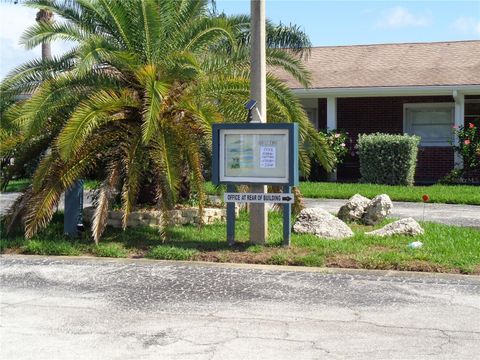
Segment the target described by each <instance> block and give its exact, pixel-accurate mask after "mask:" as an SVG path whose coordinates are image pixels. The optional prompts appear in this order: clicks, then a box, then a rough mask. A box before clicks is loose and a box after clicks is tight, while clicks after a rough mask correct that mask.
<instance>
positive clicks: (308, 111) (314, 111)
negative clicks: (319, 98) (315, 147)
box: [304, 108, 318, 129]
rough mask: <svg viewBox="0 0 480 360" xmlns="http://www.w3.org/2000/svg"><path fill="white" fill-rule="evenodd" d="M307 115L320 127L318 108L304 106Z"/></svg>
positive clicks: (314, 124) (316, 126)
mask: <svg viewBox="0 0 480 360" xmlns="http://www.w3.org/2000/svg"><path fill="white" fill-rule="evenodd" d="M304 110H305V113H306V114H307V117H308V118H309V119H310V122H311V123H312V124H313V126H315V128H316V129H318V117H317V109H316V108H304Z"/></svg>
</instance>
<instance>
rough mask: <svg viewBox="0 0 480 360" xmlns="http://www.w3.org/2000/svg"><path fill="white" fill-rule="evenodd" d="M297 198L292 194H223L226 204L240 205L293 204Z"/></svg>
mask: <svg viewBox="0 0 480 360" xmlns="http://www.w3.org/2000/svg"><path fill="white" fill-rule="evenodd" d="M294 200H295V197H294V196H293V194H291V193H287V194H283V193H270V194H264V193H225V194H223V201H224V202H226V203H227V202H238V203H280V204H293V201H294Z"/></svg>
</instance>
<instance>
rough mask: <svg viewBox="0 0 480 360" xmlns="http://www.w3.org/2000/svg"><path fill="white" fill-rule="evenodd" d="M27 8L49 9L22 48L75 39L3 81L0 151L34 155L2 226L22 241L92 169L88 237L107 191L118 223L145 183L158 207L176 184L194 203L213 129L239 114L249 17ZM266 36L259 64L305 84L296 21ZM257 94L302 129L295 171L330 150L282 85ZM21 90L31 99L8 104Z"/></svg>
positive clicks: (106, 6)
mask: <svg viewBox="0 0 480 360" xmlns="http://www.w3.org/2000/svg"><path fill="white" fill-rule="evenodd" d="M27 6H30V7H34V8H37V9H46V10H48V11H50V12H51V13H53V14H54V15H55V17H54V19H55V20H54V21H51V22H42V21H40V22H39V23H37V24H35V25H33V26H32V27H30V28H29V29H27V30H26V31H25V33H24V35H23V37H22V40H21V41H22V43H23V44H24V45H25V47H26V48H33V47H36V46H38V45H40V44H41V43H49V42H53V41H56V40H68V41H73V42H74V43H75V46H74V48H73V49H72V50H71V51H69V52H67V53H65V54H63V55H61V56H57V57H54V58H52V59H44V60H32V61H30V62H27V63H25V64H23V65H22V66H20V67H18V68H16V69H15V70H13V71H12V72H11V73H10V74H9V75H8V76H7V77H6V79H5V80H4V81H3V83H2V84H1V90H2V96H5V97H9V98H14V97H16V98H17V101H16V102H14V103H13V104H10V105H9V106H6V109H5V111H3V110H2V111H3V112H2V129H1V133H0V136H1V139H0V140H1V143H2V147H1V150H0V156H2V157H8V156H11V155H12V154H15V157H16V158H17V157H18V158H21V157H22V155H21V153H22V152H29V151H30V152H31V151H32V149H35V150H34V151H35V152H36V153H37V154H38V153H42V159H41V161H40V163H39V165H38V167H37V168H36V171H35V174H34V178H33V185H32V188H31V189H30V190H29V191H27V192H26V194H25V195H24V198H22V199H21V200H19V202H18V205H19V206H20V207H22V210H21V211H20V210H18V208H17V209H16V210H17V211H16V212H15V213H14V214H13V216H12V218H11V221H12V223H13V222H15V221H16V220H18V219H19V218H23V219H24V223H25V234H26V236H27V237H31V236H32V235H34V234H35V233H36V232H37V231H38V230H39V229H41V228H42V227H45V226H46V225H47V224H48V222H49V221H50V219H51V218H52V215H53V212H54V210H55V207H56V205H57V204H58V201H59V199H60V195H61V194H62V193H63V192H64V191H65V189H67V188H69V187H70V186H71V185H72V184H73V182H74V181H75V180H76V179H78V178H80V177H82V176H84V175H85V174H86V173H88V172H89V171H92V170H93V169H96V168H98V167H102V168H103V169H104V173H105V179H104V183H103V185H102V187H101V189H100V196H99V201H98V204H97V208H96V212H95V217H94V222H93V236H94V239H95V241H98V239H99V238H100V236H101V234H102V232H103V230H104V228H105V224H106V220H105V219H106V217H105V216H106V215H105V214H106V211H107V210H108V207H109V202H110V201H111V200H112V196H113V195H114V194H115V189H120V192H121V202H122V209H123V211H124V219H123V224H124V226H126V224H127V219H128V216H129V213H130V212H131V211H132V210H133V209H134V207H135V203H136V199H137V195H138V192H139V189H140V188H141V186H142V182H143V181H144V179H145V178H149V179H151V183H152V184H151V185H153V188H154V191H155V194H156V202H157V204H158V206H159V207H160V208H161V209H164V210H166V209H169V208H171V207H173V206H174V205H175V204H176V202H177V201H178V197H179V194H180V190H181V185H182V182H184V181H185V180H188V181H189V182H191V184H192V186H193V188H194V189H195V191H196V192H197V193H198V196H199V200H200V208H201V207H202V204H203V200H204V198H205V195H204V189H203V181H204V179H203V176H202V170H203V167H204V166H205V164H204V159H203V158H202V154H204V153H205V147H207V148H208V146H209V144H210V139H211V124H212V123H214V122H222V121H228V122H244V121H245V111H244V109H243V104H244V103H245V102H246V101H247V100H248V97H249V87H250V83H249V66H250V63H249V46H248V44H249V27H248V25H247V24H248V23H249V19H248V17H227V16H225V15H217V14H212V13H211V11H209V2H208V1H206V0H195V1H194V0H122V1H116V0H77V1H68V2H65V1H60V0H54V1H51V0H32V1H28V2H27ZM269 34H270V35H269V37H268V39H269V40H268V44H269V46H270V47H271V48H270V49H269V50H268V54H267V55H268V63H269V65H271V66H274V67H282V68H283V69H285V70H286V71H288V72H290V73H291V74H292V75H293V76H294V77H295V78H296V79H297V80H298V81H300V82H301V83H303V84H305V85H307V84H308V83H309V74H308V72H307V71H306V69H305V67H304V66H303V64H302V62H301V61H300V59H299V57H298V55H299V54H302V50H303V48H304V47H305V45H307V46H308V45H309V42H308V38H307V37H306V36H305V34H304V33H303V32H301V31H300V30H299V29H298V28H297V27H295V26H283V25H277V26H274V25H272V24H270V23H269ZM289 45H292V46H289ZM280 47H291V48H292V50H291V51H283V50H279V49H278V48H280ZM303 53H304V52H303ZM267 92H268V94H267V96H268V121H269V122H292V121H296V122H298V123H299V125H300V136H301V150H300V155H301V160H302V169H303V171H304V172H308V171H309V160H308V155H311V154H316V156H317V157H318V159H319V160H320V162H321V163H322V164H323V165H324V166H325V167H327V168H328V167H329V166H330V165H331V160H332V159H331V155H330V152H329V150H328V146H327V145H326V143H325V140H324V139H323V138H322V137H321V136H319V135H318V133H317V132H316V131H315V129H314V128H313V126H312V125H311V124H310V122H309V121H308V119H307V117H306V115H305V113H304V112H303V110H302V108H301V106H300V104H299V102H298V101H297V100H296V99H295V97H294V96H293V95H292V93H291V92H290V91H289V89H288V88H287V87H286V86H285V85H284V84H283V83H282V82H281V81H280V80H278V79H277V78H275V77H274V76H273V75H271V74H269V76H268V83H267ZM25 93H28V94H31V96H30V97H28V98H26V99H23V100H18V96H19V95H21V94H25ZM35 144H40V145H38V146H37V147H35ZM47 149H49V150H48V151H47ZM163 213H167V212H166V211H164V212H163Z"/></svg>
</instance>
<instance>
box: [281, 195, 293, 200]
mask: <svg viewBox="0 0 480 360" xmlns="http://www.w3.org/2000/svg"><path fill="white" fill-rule="evenodd" d="M282 200H283V201H290V200H292V198H291V197H290V196H284V197H282Z"/></svg>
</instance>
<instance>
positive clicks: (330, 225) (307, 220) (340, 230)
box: [293, 208, 353, 240]
mask: <svg viewBox="0 0 480 360" xmlns="http://www.w3.org/2000/svg"><path fill="white" fill-rule="evenodd" d="M293 231H295V232H296V233H299V234H313V235H316V236H318V237H321V238H327V239H332V240H341V239H344V238H347V237H350V236H353V231H352V230H351V229H350V228H349V227H348V226H347V224H345V223H344V222H343V221H342V220H340V219H339V218H337V217H335V216H333V215H332V214H330V213H329V212H327V211H325V210H323V209H321V208H308V209H303V210H302V211H301V212H300V215H298V218H297V221H296V222H295V225H293Z"/></svg>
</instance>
